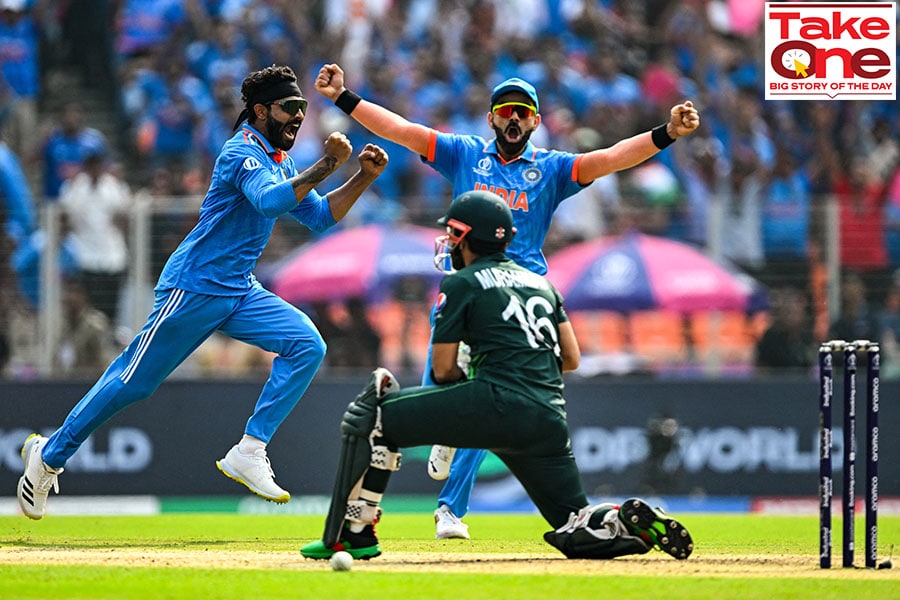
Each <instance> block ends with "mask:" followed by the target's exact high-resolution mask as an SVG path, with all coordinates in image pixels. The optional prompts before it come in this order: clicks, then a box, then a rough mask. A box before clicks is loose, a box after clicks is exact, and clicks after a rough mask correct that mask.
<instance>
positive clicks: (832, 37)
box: [765, 2, 897, 100]
mask: <svg viewBox="0 0 900 600" xmlns="http://www.w3.org/2000/svg"><path fill="white" fill-rule="evenodd" d="M896 15H897V4H896V3H895V2H878V3H863V2H860V3H852V4H849V3H836V2H833V3H808V4H807V3H796V2H785V3H767V4H766V15H765V33H766V56H767V62H766V99H767V100H778V99H783V100H814V99H822V97H827V98H831V99H835V98H837V97H838V96H840V97H841V99H842V100H854V99H856V100H881V99H884V100H887V99H891V100H893V99H896V93H897V92H896V65H895V64H894V62H895V60H896V57H895V53H896V39H897V37H896V31H895V28H896V21H897V18H896Z"/></svg>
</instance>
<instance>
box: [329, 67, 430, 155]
mask: <svg viewBox="0 0 900 600" xmlns="http://www.w3.org/2000/svg"><path fill="white" fill-rule="evenodd" d="M316 90H318V91H319V93H320V94H322V95H323V96H325V97H326V98H328V99H329V100H331V101H332V102H335V103H336V104H337V105H338V108H341V109H342V110H344V111H345V112H347V114H349V115H350V116H351V117H353V118H354V119H356V121H357V122H358V123H359V124H360V125H362V126H363V127H365V128H366V129H368V130H369V131H371V132H372V133H374V134H375V135H377V136H378V137H381V138H384V139H386V140H390V141H392V142H394V143H396V144H400V145H401V146H404V147H406V148H408V149H409V150H412V151H413V152H415V153H416V154H419V155H422V156H426V155H427V154H428V144H429V142H430V140H431V132H432V130H431V129H430V128H428V127H426V126H425V125H420V124H418V123H413V122H411V121H407V120H406V119H405V118H404V117H402V116H400V115H398V114H397V113H395V112H391V111H390V110H388V109H386V108H384V107H383V106H380V105H378V104H375V103H374V102H369V101H367V100H362V99H360V98H359V96H357V95H356V94H354V93H353V92H351V91H349V90H348V89H347V88H346V87H344V71H343V69H341V67H339V66H338V65H335V64H329V65H324V66H323V67H322V68H321V69H320V70H319V75H318V77H316ZM342 96H343V97H342ZM339 98H340V99H341V100H340V101H339V100H338V99H339Z"/></svg>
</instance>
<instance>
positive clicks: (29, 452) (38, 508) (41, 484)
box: [16, 433, 63, 520]
mask: <svg viewBox="0 0 900 600" xmlns="http://www.w3.org/2000/svg"><path fill="white" fill-rule="evenodd" d="M46 445H47V438H45V437H44V436H42V435H39V434H37V433H32V434H31V435H29V436H28V438H26V440H25V443H24V444H23V445H22V460H24V461H25V472H24V473H23V475H22V477H20V478H19V486H18V488H17V489H16V496H17V497H18V499H19V507H20V508H21V509H22V512H23V513H25V516H26V517H28V518H29V519H34V520H38V519H40V518H41V517H43V516H44V510H45V509H46V508H47V496H48V495H49V494H50V488H53V491H54V492H56V493H57V494H58V493H59V482H58V481H57V480H56V477H57V475H59V474H60V473H62V472H63V469H54V468H52V467H49V466H47V464H46V463H44V459H43V458H41V452H43V450H44V446H46Z"/></svg>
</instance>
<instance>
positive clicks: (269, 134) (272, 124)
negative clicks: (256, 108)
mask: <svg viewBox="0 0 900 600" xmlns="http://www.w3.org/2000/svg"><path fill="white" fill-rule="evenodd" d="M292 123H293V121H288V122H287V123H282V122H280V121H278V120H277V119H274V118H272V115H271V114H270V115H268V116H267V117H266V128H265V135H266V139H267V140H269V143H271V144H272V145H273V146H275V147H276V148H278V149H279V150H290V149H291V148H293V147H294V140H295V139H296V136H295V137H292V138H289V137H287V136H286V135H285V134H284V130H285V129H286V128H287V127H288V126H289V125H291V124H292Z"/></svg>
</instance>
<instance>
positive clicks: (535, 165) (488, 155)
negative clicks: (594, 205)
mask: <svg viewBox="0 0 900 600" xmlns="http://www.w3.org/2000/svg"><path fill="white" fill-rule="evenodd" d="M422 159H423V160H424V161H425V162H427V163H429V164H430V165H431V166H432V167H434V169H436V170H437V171H438V172H439V173H440V174H441V175H443V176H444V177H446V178H447V179H448V180H449V181H450V183H451V184H452V186H453V197H454V198H455V197H457V196H459V195H460V194H462V193H464V192H468V191H470V190H488V191H490V192H494V193H495V194H498V195H499V196H500V197H501V198H503V199H504V200H506V202H507V204H508V205H509V208H510V209H511V210H512V215H513V223H514V224H515V226H516V229H517V232H516V235H515V237H514V238H513V241H512V243H511V244H510V246H509V248H508V249H507V251H506V255H507V256H508V257H510V258H511V259H513V260H514V261H515V262H516V263H518V264H519V265H520V266H522V267H525V268H526V269H528V270H529V271H532V272H534V273H538V274H539V275H543V274H545V273H546V272H547V259H546V258H544V253H543V252H542V251H541V248H542V247H543V245H544V238H545V237H546V236H547V231H548V230H549V229H550V221H551V220H552V219H553V213H554V212H555V211H556V207H557V206H559V203H560V202H562V201H563V200H565V199H566V198H568V197H569V196H572V195H573V194H575V193H577V192H578V191H580V190H581V189H583V188H584V187H586V186H583V185H581V184H580V183H578V165H579V163H580V161H581V155H580V154H572V153H570V152H561V151H559V150H546V149H544V148H537V147H535V146H534V145H533V144H532V143H531V142H528V145H527V146H525V151H524V152H523V153H522V155H521V156H520V157H519V158H517V159H515V160H512V161H510V162H504V161H503V159H502V158H501V157H500V154H499V153H498V152H497V141H496V140H492V141H490V142H488V141H487V140H485V139H484V138H483V137H480V136H477V135H456V134H449V133H441V132H438V131H434V130H432V132H431V140H430V142H429V144H428V155H427V156H423V157H422Z"/></svg>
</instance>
